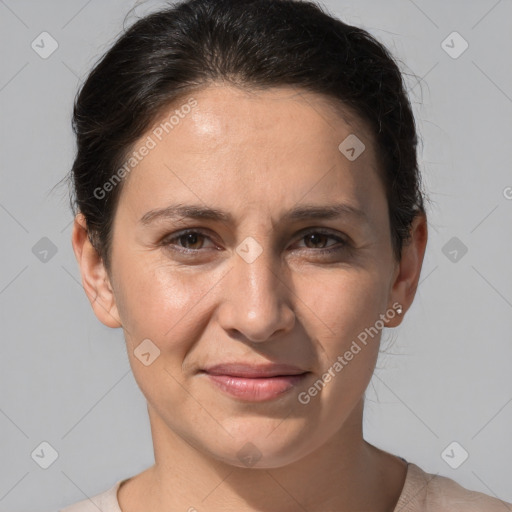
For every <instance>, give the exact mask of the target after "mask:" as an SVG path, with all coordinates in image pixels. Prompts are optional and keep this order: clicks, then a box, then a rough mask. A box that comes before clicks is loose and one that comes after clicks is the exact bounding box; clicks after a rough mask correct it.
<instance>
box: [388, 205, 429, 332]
mask: <svg viewBox="0 0 512 512" xmlns="http://www.w3.org/2000/svg"><path fill="white" fill-rule="evenodd" d="M410 232H411V240H410V242H409V243H407V244H406V245H404V247H403V248H402V258H401V261H400V263H398V264H397V267H396V270H395V274H394V281H393V286H392V290H391V292H390V299H391V304H394V303H396V302H398V303H399V304H400V305H401V306H402V314H401V315H398V314H397V315H395V317H394V318H393V319H391V320H390V321H389V322H387V324H386V327H397V326H398V325H400V324H401V323H402V319H403V317H404V315H405V312H406V311H407V310H408V309H409V307H410V306H411V304H412V301H413V300H414V296H415V295H416V290H417V288H418V281H419V278H420V274H421V267H422V265H423V257H424V256H425V249H426V246H427V239H428V229H427V219H426V216H425V214H423V213H421V214H418V215H417V216H416V217H415V219H414V221H413V223H412V226H411V230H410ZM389 307H391V306H389ZM393 309H395V310H396V308H393Z"/></svg>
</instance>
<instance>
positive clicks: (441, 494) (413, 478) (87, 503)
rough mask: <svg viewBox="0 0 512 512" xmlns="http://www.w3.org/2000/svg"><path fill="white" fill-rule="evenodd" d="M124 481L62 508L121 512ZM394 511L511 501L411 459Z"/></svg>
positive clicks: (477, 511) (497, 511) (478, 508)
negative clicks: (435, 472)
mask: <svg viewBox="0 0 512 512" xmlns="http://www.w3.org/2000/svg"><path fill="white" fill-rule="evenodd" d="M126 480H128V479H126ZM124 481H125V480H119V481H118V482H117V483H116V484H115V485H114V486H113V487H111V488H110V489H108V490H107V491H105V492H103V493H101V494H98V495H96V496H94V497H92V498H91V499H90V500H89V499H87V500H83V501H80V502H78V503H75V504H74V505H70V506H69V507H66V508H63V509H62V510H60V511H59V512H98V511H101V512H122V511H121V509H120V507H119V502H118V501H117V490H118V489H119V486H120V485H121V483H122V482H124ZM394 512H512V503H506V502H504V501H501V500H499V499H497V498H493V497H491V496H488V495H487V494H482V493H480V492H476V491H470V490H468V489H465V488H464V487H461V486H460V485H459V484H458V483H457V482H455V481H454V480H452V479H451V478H447V477H444V476H440V475H433V474H430V473H425V471H423V470H422V469H421V468H420V467H418V466H416V465H415V464H413V463H412V462H408V463H407V475H406V478H405V483H404V487H403V489H402V493H401V494H400V498H399V499H398V502H397V504H396V507H395V510H394Z"/></svg>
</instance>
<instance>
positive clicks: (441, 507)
mask: <svg viewBox="0 0 512 512" xmlns="http://www.w3.org/2000/svg"><path fill="white" fill-rule="evenodd" d="M422 511H428V512H512V504H511V503H506V502H505V501H502V500H499V499H498V498H494V497H492V496H489V495H487V494H483V493H481V492H477V491H471V490H469V489H466V488H464V487H462V486H461V485H460V484H458V483H457V482H455V480H452V479H451V478H448V477H445V476H441V475H438V474H431V473H426V472H425V471H423V470H422V469H421V468H420V467H418V466H417V465H415V464H413V463H412V462H409V463H408V470H407V476H406V479H405V484H404V488H403V490H402V494H401V495H400V498H399V500H398V503H397V505H396V507H395V510H394V512H422Z"/></svg>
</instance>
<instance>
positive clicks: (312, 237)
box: [301, 230, 349, 253]
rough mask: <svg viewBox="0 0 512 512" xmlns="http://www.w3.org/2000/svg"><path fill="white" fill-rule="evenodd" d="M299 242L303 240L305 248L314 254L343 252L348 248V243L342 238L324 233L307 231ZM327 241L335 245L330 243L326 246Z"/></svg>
mask: <svg viewBox="0 0 512 512" xmlns="http://www.w3.org/2000/svg"><path fill="white" fill-rule="evenodd" d="M301 240H304V242H305V245H306V248H307V249H311V250H313V251H314V252H320V253H329V252H335V251H339V250H343V249H345V248H347V247H348V245H349V244H348V242H347V241H346V240H344V239H343V238H341V237H339V236H336V235H334V234H332V233H330V232H326V231H319V230H315V231H309V232H308V233H306V234H303V235H302V237H301ZM329 240H333V241H334V242H337V243H331V244H330V245H327V243H328V241H329Z"/></svg>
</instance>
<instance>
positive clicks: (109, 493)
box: [58, 480, 124, 512]
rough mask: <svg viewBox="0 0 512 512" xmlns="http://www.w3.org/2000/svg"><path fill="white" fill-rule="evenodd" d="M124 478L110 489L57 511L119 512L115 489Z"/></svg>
mask: <svg viewBox="0 0 512 512" xmlns="http://www.w3.org/2000/svg"><path fill="white" fill-rule="evenodd" d="M122 482H124V480H119V481H118V482H116V483H115V484H114V485H113V486H112V487H111V488H110V489H107V490H106V491H103V492H102V493H100V494H97V495H96V496H92V497H91V498H87V499H85V500H82V501H79V502H77V503H74V504H73V505H69V506H67V507H65V508H63V509H60V510H59V511H58V512H98V510H101V512H121V509H120V508H119V502H118V501H117V490H118V489H119V486H120V485H121V483H122Z"/></svg>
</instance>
